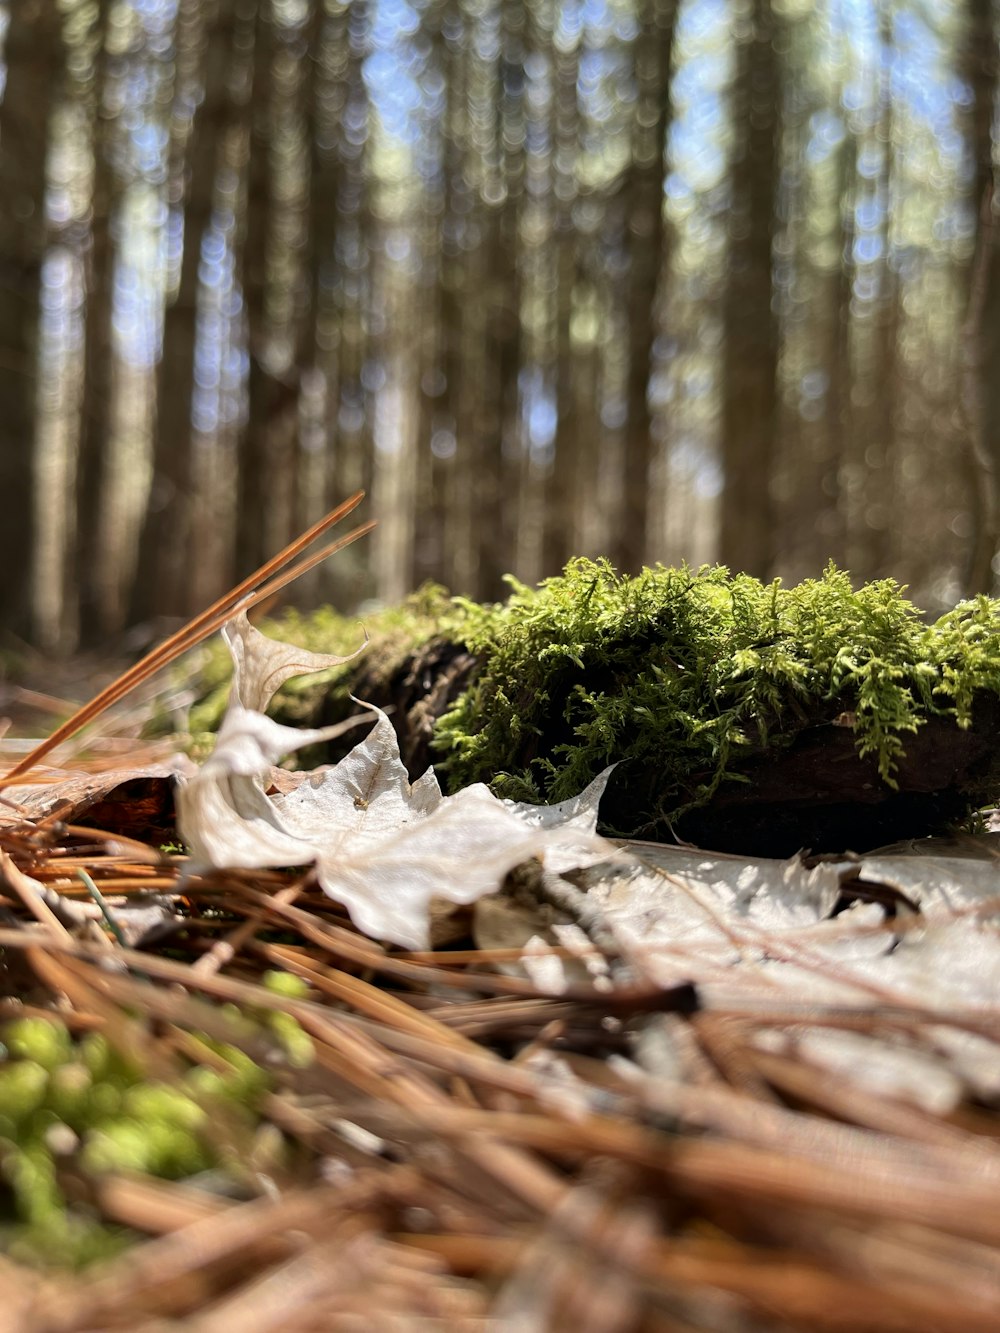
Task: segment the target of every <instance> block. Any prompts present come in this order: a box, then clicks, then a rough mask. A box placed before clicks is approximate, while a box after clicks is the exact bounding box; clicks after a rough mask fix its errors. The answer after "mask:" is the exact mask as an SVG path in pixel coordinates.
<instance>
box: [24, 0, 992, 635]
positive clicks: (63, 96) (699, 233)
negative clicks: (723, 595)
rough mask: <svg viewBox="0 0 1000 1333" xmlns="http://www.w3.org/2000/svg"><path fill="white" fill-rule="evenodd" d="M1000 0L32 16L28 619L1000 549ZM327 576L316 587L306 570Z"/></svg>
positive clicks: (40, 10)
mask: <svg viewBox="0 0 1000 1333" xmlns="http://www.w3.org/2000/svg"><path fill="white" fill-rule="evenodd" d="M997 26H998V24H997V13H996V11H995V6H994V4H993V3H992V0H912V2H911V3H904V2H903V0H899V2H898V3H893V0H818V3H809V2H808V0H563V2H562V3H557V2H556V0H7V3H6V4H0V79H2V103H0V288H2V300H0V497H2V502H3V522H2V523H0V625H2V626H3V627H4V629H5V630H6V631H7V632H8V633H14V634H17V635H18V636H21V637H25V638H28V639H31V640H33V641H35V642H37V643H40V644H42V645H43V646H46V647H48V648H50V649H52V650H59V651H68V650H72V649H74V648H76V647H78V646H81V645H83V646H87V645H90V644H95V643H101V642H104V641H106V640H107V638H108V636H116V635H117V634H119V633H120V632H121V631H122V630H123V629H125V628H126V627H127V626H129V625H133V624H139V623H145V622H148V621H150V620H152V619H154V618H156V617H161V616H173V615H180V614H183V613H190V612H192V611H194V610H195V609H197V608H198V607H199V606H201V605H202V604H204V603H206V602H207V601H208V600H210V599H211V598H213V597H214V596H216V595H217V594H218V593H219V592H221V591H222V590H223V589H224V588H225V587H227V586H229V585H230V584H231V583H232V582H234V581H235V579H236V578H237V576H239V575H241V574H243V573H245V572H247V571H248V570H249V569H250V568H252V567H254V566H255V565H257V564H259V563H260V562H261V560H262V559H263V558H264V557H265V556H266V555H269V554H271V553H272V552H273V551H275V550H276V549H277V548H279V547H280V546H281V545H282V544H283V543H284V542H286V541H287V540H289V539H290V537H291V536H293V535H294V534H295V533H296V532H297V531H298V530H300V529H301V528H303V527H304V526H305V525H306V524H308V523H309V522H311V521H312V520H314V519H315V518H317V517H318V516H319V515H320V514H322V513H323V512H324V511H325V510H326V509H327V508H329V507H330V506H331V505H332V504H333V503H335V502H336V501H337V500H339V499H342V498H344V497H345V496H346V495H348V494H349V493H350V492H351V491H353V490H355V489H356V488H358V487H360V486H364V487H365V488H367V489H368V490H369V491H370V494H371V505H370V510H369V512H370V513H372V514H374V516H375V517H377V518H378V519H379V527H378V528H377V530H376V532H375V534H374V536H373V537H372V538H370V539H368V541H366V542H363V543H360V544H358V545H357V546H355V547H353V548H351V550H349V551H348V552H346V553H345V554H344V555H342V556H340V557H338V559H337V560H336V561H334V562H332V563H331V565H330V567H329V568H328V569H323V570H320V571H317V572H315V573H314V574H312V575H310V576H308V579H307V581H306V586H304V587H303V588H301V589H300V590H299V592H300V595H301V596H302V597H303V598H305V599H308V600H309V601H317V600H320V599H332V600H333V601H335V602H336V603H337V604H338V605H339V606H340V607H341V608H342V609H345V610H349V609H352V608H354V607H357V606H358V605H363V604H364V603H366V602H370V601H371V600H372V599H379V600H392V599H395V598H398V597H399V596H401V595H403V594H404V593H406V592H407V591H408V590H409V589H411V588H412V587H413V586H415V585H416V584H417V583H419V582H420V581H421V580H423V579H427V578H432V579H435V580H439V581H440V582H442V583H444V584H446V585H447V586H449V587H450V588H452V589H453V590H454V591H458V592H464V593H470V594H472V595H474V596H477V597H481V598H482V597H493V596H496V595H498V594H499V593H500V592H501V591H502V585H501V583H500V578H501V575H502V574H503V573H504V572H505V571H507V570H512V571H514V572H516V573H517V574H518V576H519V577H521V578H522V579H525V580H527V581H534V580H535V579H537V578H539V577H541V576H543V575H546V574H551V573H555V572H557V571H558V569H559V568H560V567H561V565H562V564H563V562H564V561H565V559H566V558H567V557H568V556H570V555H573V554H597V553H606V554H608V555H610V556H611V558H612V559H613V560H614V561H615V562H616V563H617V564H618V565H619V566H620V567H621V568H623V569H627V570H634V569H636V568H637V567H638V566H639V565H640V564H641V563H643V562H644V561H652V560H662V561H665V562H679V561H681V560H684V559H686V560H689V561H692V562H701V561H705V560H716V559H718V560H722V561H723V562H725V563H727V564H729V565H730V566H731V567H733V568H734V569H741V570H747V571H749V572H752V573H755V574H758V575H761V576H767V575H772V574H780V575H782V576H783V577H785V578H786V579H796V578H799V577H803V576H806V575H810V574H815V573H817V572H819V570H820V569H821V567H822V566H823V564H824V563H825V562H826V560H827V559H828V558H830V557H833V558H834V559H835V560H837V561H838V562H839V563H841V564H843V565H845V566H846V567H848V568H849V569H850V570H851V571H852V573H853V574H854V575H855V576H856V577H857V578H859V579H860V578H871V577H874V576H878V575H883V574H892V575H894V576H895V577H897V578H899V579H901V580H903V581H906V582H908V583H909V584H910V585H911V588H912V591H913V595H914V597H915V598H916V600H918V601H919V602H920V603H922V604H923V605H925V606H927V607H928V608H930V609H934V608H937V607H940V606H942V605H944V604H946V603H950V602H951V601H953V600H955V599H956V598H957V597H960V596H962V595H963V594H966V593H969V592H973V591H991V590H992V589H993V587H994V584H995V581H996V579H997V575H998V572H1000V560H998V558H997V555H996V553H997V551H998V547H1000V226H998V210H1000V201H998V202H997V204H994V201H993V179H994V170H995V164H996V159H997V145H996V133H995V121H996V103H997V78H998V66H1000V60H998V50H1000V47H998V31H997ZM310 580H311V581H310Z"/></svg>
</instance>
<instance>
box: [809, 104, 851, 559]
mask: <svg viewBox="0 0 1000 1333" xmlns="http://www.w3.org/2000/svg"><path fill="white" fill-rule="evenodd" d="M857 155H858V146H857V141H856V140H855V138H854V135H853V134H852V133H851V131H850V129H849V128H848V127H847V126H845V128H844V141H843V143H842V145H841V147H840V150H839V152H838V160H837V182H838V189H837V198H838V200H839V209H838V213H839V216H838V224H837V225H838V247H837V249H838V255H839V263H837V265H836V266H835V268H834V269H833V270H832V271H831V273H830V275H829V279H828V282H827V300H826V310H825V312H824V315H825V342H826V349H825V360H826V364H827V368H828V371H827V373H828V375H829V380H828V383H827V391H826V411H825V413H824V417H823V427H824V429H823V441H822V445H821V451H820V457H819V486H820V491H821V493H822V496H823V508H824V514H825V516H826V518H827V523H826V524H825V525H824V526H825V531H824V534H823V536H824V541H823V546H822V548H821V549H817V551H816V556H817V560H816V566H817V568H818V567H819V566H820V565H821V564H825V563H826V561H827V560H829V559H833V560H835V561H836V562H837V563H838V564H839V565H843V563H844V561H845V560H846V558H847V517H848V516H847V513H846V511H845V488H844V484H843V475H842V474H843V463H844V441H845V439H848V438H849V437H850V435H851V433H852V426H851V418H852V406H851V341H850V331H851V287H852V284H853V277H854V259H853V250H854V208H855V192H854V181H855V179H856V177H857Z"/></svg>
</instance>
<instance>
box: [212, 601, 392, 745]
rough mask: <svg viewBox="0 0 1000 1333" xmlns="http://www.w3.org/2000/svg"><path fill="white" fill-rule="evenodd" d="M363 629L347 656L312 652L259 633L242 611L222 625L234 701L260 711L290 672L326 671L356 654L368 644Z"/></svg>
mask: <svg viewBox="0 0 1000 1333" xmlns="http://www.w3.org/2000/svg"><path fill="white" fill-rule="evenodd" d="M363 633H364V636H365V638H364V643H362V644H361V645H360V647H358V648H356V649H355V650H354V652H353V653H348V654H347V656H346V657H335V656H334V655H333V654H332V653H311V652H309V651H308V649H306V648H296V647H295V645H294V644H291V643H282V642H281V640H280V639H272V638H269V637H268V635H266V634H262V633H261V632H260V630H259V629H257V628H256V627H255V626H253V625H251V624H250V621H249V620H248V619H247V613H246V612H245V611H241V612H240V613H239V615H237V616H234V617H233V619H232V620H230V621H228V622H227V623H226V624H225V625H224V626H223V627H222V637H223V638H224V639H225V641H226V644H227V646H228V648H229V652H230V655H231V656H232V659H233V687H232V699H233V701H234V702H235V703H238V704H242V706H243V707H244V708H249V709H252V710H254V711H256V712H259V713H262V712H263V711H264V709H265V708H266V707H267V705H268V704H269V703H270V702H271V700H272V699H273V698H274V696H275V694H277V692H278V690H280V689H281V687H282V685H284V683H285V681H286V680H291V679H292V677H293V676H307V675H309V674H311V673H312V672H314V671H326V670H328V669H329V668H330V667H335V666H341V665H342V664H343V663H344V662H350V661H351V659H352V658H354V657H357V655H358V653H361V652H363V651H364V650H365V648H366V647H367V645H368V631H367V630H363ZM303 744H306V742H303Z"/></svg>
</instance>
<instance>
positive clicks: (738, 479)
mask: <svg viewBox="0 0 1000 1333" xmlns="http://www.w3.org/2000/svg"><path fill="white" fill-rule="evenodd" d="M750 12H751V20H752V21H751V26H750V30H749V33H748V35H747V36H746V37H743V38H741V39H740V40H738V42H737V47H736V74H735V78H734V82H733V121H734V136H735V137H734V145H733V160H732V167H731V174H730V181H731V199H732V202H731V207H730V219H731V220H730V246H729V256H728V279H727V283H726V292H725V298H724V310H723V321H724V348H723V358H722V360H723V367H722V377H723V382H722V393H723V407H722V468H723V491H722V502H721V513H720V532H719V551H720V558H721V561H722V563H723V564H726V565H728V566H729V567H730V569H732V570H733V571H734V572H745V573H748V574H755V575H757V576H758V577H760V578H767V577H768V576H769V574H770V572H771V566H772V563H773V559H774V549H773V542H774V532H773V529H774V523H773V515H772V502H771V494H770V483H771V467H772V461H773V458H774V446H775V431H776V427H777V408H778V395H777V373H778V325H777V318H776V316H775V313H774V310H773V302H772V295H773V280H772V250H773V245H774V233H775V200H776V197H777V186H778V123H779V122H778V115H779V108H780V106H781V68H780V63H779V59H778V55H777V52H776V50H775V45H774V43H775V22H774V16H773V13H772V10H771V3H770V0H752V4H751V6H750Z"/></svg>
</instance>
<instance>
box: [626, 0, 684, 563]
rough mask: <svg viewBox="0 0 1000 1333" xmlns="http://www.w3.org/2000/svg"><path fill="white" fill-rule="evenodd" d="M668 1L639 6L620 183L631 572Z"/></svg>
mask: <svg viewBox="0 0 1000 1333" xmlns="http://www.w3.org/2000/svg"><path fill="white" fill-rule="evenodd" d="M676 24H677V4H676V0H642V3H641V5H640V7H639V35H638V37H637V39H636V78H637V83H638V100H637V103H636V119H635V125H634V128H633V133H632V164H631V167H630V168H629V174H628V178H627V181H626V186H625V188H626V198H627V214H626V226H627V228H628V233H627V234H628V246H629V276H628V286H627V292H628V297H627V299H628V328H629V338H628V382H627V398H626V403H627V407H626V410H627V413H628V415H627V418H626V422H625V431H624V437H623V441H622V444H623V449H622V514H621V518H620V520H619V523H618V525H617V541H616V550H615V558H616V563H617V565H618V567H619V569H620V570H621V571H622V572H623V573H629V574H636V573H638V571H639V569H640V567H641V566H642V564H643V563H644V562H645V561H646V560H647V559H648V558H649V551H648V549H647V548H648V544H649V532H650V513H649V496H650V479H651V471H652V465H653V457H654V442H653V434H652V432H653V420H652V413H651V412H650V406H649V389H650V378H651V376H652V372H653V344H654V342H655V341H656V336H657V333H658V332H659V299H660V277H661V274H662V273H663V269H664V266H665V264H666V262H667V254H666V247H667V232H666V226H665V223H664V214H663V206H664V199H663V178H664V171H665V166H664V159H665V156H666V151H667V136H668V135H669V133H670V122H671V106H670V72H671V64H672V61H673V49H674V30H675V27H676Z"/></svg>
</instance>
